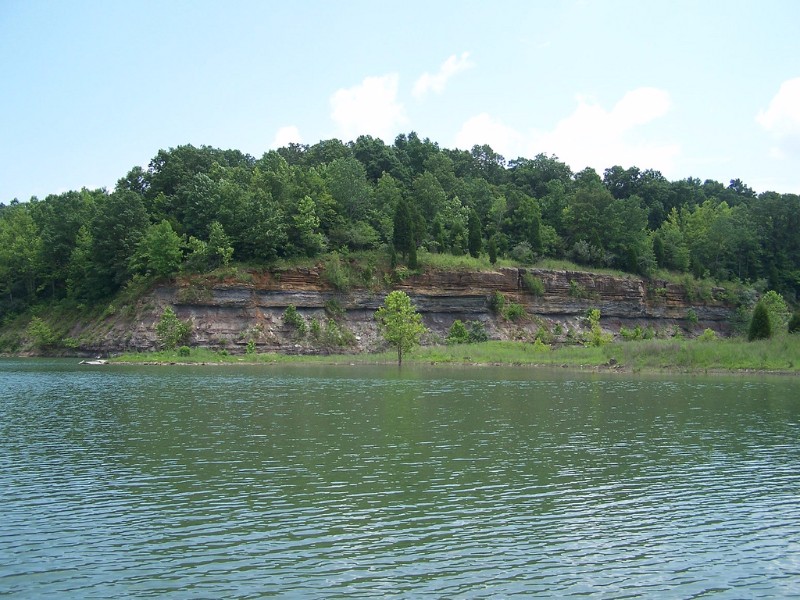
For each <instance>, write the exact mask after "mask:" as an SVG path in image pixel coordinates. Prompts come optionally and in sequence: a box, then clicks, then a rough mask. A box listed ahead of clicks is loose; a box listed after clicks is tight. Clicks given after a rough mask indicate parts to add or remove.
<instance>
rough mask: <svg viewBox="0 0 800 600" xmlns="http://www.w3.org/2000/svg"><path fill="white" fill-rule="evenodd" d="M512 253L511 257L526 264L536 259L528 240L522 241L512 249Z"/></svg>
mask: <svg viewBox="0 0 800 600" xmlns="http://www.w3.org/2000/svg"><path fill="white" fill-rule="evenodd" d="M510 254H511V258H513V259H514V260H515V261H517V262H519V263H522V264H524V265H530V264H533V263H534V262H535V261H536V256H535V255H534V253H533V249H532V248H531V245H530V244H529V243H528V242H520V243H519V244H517V245H516V246H514V247H513V248H512V249H511V253H510Z"/></svg>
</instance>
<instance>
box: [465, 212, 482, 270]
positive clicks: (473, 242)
mask: <svg viewBox="0 0 800 600" xmlns="http://www.w3.org/2000/svg"><path fill="white" fill-rule="evenodd" d="M467 230H468V232H469V233H468V242H467V247H468V248H469V254H470V256H472V257H473V258H478V256H480V253H481V245H482V243H483V242H482V239H481V220H480V217H478V213H477V212H476V211H475V209H474V208H473V209H471V210H470V211H469V221H468V222H467Z"/></svg>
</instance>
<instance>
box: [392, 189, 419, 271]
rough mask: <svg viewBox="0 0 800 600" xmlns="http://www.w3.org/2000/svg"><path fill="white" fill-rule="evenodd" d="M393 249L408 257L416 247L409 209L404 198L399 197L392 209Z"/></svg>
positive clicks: (404, 257)
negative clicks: (393, 209)
mask: <svg viewBox="0 0 800 600" xmlns="http://www.w3.org/2000/svg"><path fill="white" fill-rule="evenodd" d="M393 242H394V249H395V250H397V251H398V252H399V253H400V254H401V255H402V256H403V260H405V259H406V258H408V255H409V254H410V253H411V251H412V249H414V248H416V242H415V240H414V224H413V222H412V219H411V209H410V208H409V206H408V202H406V200H405V198H400V200H399V202H398V203H397V208H396V209H395V211H394V240H393Z"/></svg>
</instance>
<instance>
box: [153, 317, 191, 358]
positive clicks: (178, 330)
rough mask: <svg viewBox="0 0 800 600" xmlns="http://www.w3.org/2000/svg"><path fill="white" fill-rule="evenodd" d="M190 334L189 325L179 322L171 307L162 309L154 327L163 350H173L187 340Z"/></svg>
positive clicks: (188, 323) (187, 322) (186, 322)
mask: <svg viewBox="0 0 800 600" xmlns="http://www.w3.org/2000/svg"><path fill="white" fill-rule="evenodd" d="M191 332H192V325H191V323H190V322H189V321H181V320H180V319H179V318H178V316H177V315H176V314H175V311H174V310H173V309H172V307H171V306H168V307H167V308H165V309H164V312H163V313H161V319H159V321H158V324H157V325H156V337H157V338H158V342H159V344H160V345H161V347H162V348H164V349H165V350H174V349H175V347H176V346H177V345H178V344H180V343H181V342H184V341H186V340H187V339H188V337H189V334H190V333H191Z"/></svg>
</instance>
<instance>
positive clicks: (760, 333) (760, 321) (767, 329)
mask: <svg viewBox="0 0 800 600" xmlns="http://www.w3.org/2000/svg"><path fill="white" fill-rule="evenodd" d="M771 336H772V327H771V326H770V324H769V311H767V307H766V306H765V305H764V304H763V303H761V302H759V303H758V304H756V307H755V308H754V309H753V318H752V319H751V320H750V329H749V330H748V331H747V341H749V342H752V341H753V340H766V339H769V338H770V337H771Z"/></svg>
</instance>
